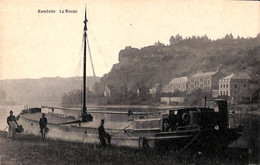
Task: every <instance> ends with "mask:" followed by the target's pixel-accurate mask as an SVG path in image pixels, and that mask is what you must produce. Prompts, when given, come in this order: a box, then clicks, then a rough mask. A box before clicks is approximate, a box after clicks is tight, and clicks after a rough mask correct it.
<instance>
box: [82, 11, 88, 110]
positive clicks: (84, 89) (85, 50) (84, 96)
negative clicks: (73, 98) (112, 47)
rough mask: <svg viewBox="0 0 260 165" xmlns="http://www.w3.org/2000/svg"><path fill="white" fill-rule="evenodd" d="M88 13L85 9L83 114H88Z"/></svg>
mask: <svg viewBox="0 0 260 165" xmlns="http://www.w3.org/2000/svg"><path fill="white" fill-rule="evenodd" d="M87 22H88V20H87V11H86V8H85V20H84V61H83V67H84V71H83V113H87V107H86V59H87V58H86V57H87V44H86V41H87Z"/></svg>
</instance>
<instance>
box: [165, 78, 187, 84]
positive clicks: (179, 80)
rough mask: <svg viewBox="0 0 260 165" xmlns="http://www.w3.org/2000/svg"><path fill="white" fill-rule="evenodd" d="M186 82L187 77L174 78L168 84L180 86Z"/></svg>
mask: <svg viewBox="0 0 260 165" xmlns="http://www.w3.org/2000/svg"><path fill="white" fill-rule="evenodd" d="M186 82H188V77H179V78H174V79H172V81H171V82H170V83H169V84H181V83H186Z"/></svg>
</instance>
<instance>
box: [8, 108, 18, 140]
mask: <svg viewBox="0 0 260 165" xmlns="http://www.w3.org/2000/svg"><path fill="white" fill-rule="evenodd" d="M7 124H8V126H9V130H8V137H10V138H11V139H12V140H15V133H16V132H15V129H16V126H17V125H18V124H17V122H16V118H15V116H14V115H13V111H12V110H11V111H10V116H8V118H7Z"/></svg>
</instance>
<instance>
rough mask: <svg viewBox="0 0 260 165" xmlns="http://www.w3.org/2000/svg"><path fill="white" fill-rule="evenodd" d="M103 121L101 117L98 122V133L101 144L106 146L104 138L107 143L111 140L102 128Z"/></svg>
mask: <svg viewBox="0 0 260 165" xmlns="http://www.w3.org/2000/svg"><path fill="white" fill-rule="evenodd" d="M104 122H105V121H104V119H102V120H101V122H100V126H99V127H98V135H99V139H100V143H101V145H102V146H106V140H105V139H107V141H108V144H109V145H110V142H111V136H110V135H109V134H108V133H107V132H106V131H105V129H104Z"/></svg>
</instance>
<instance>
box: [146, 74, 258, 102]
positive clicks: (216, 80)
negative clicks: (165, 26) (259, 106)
mask: <svg viewBox="0 0 260 165" xmlns="http://www.w3.org/2000/svg"><path fill="white" fill-rule="evenodd" d="M258 88H259V87H258V83H257V82H256V81H255V80H253V79H252V78H251V77H250V76H249V75H248V74H247V73H244V72H237V73H232V74H230V75H228V76H225V74H223V73H222V72H221V71H220V70H218V71H215V72H199V73H196V74H194V75H192V76H190V77H178V78H173V79H172V81H170V83H169V84H167V85H165V86H162V85H160V84H156V85H155V86H153V87H152V88H151V89H150V93H151V94H152V95H154V94H156V93H158V92H160V93H174V92H176V91H179V92H184V93H187V94H189V93H192V92H193V91H196V90H198V89H201V90H203V91H208V92H212V96H213V97H218V96H228V97H230V98H232V97H246V98H250V97H252V96H253V94H254V93H255V92H256V90H258Z"/></svg>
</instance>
